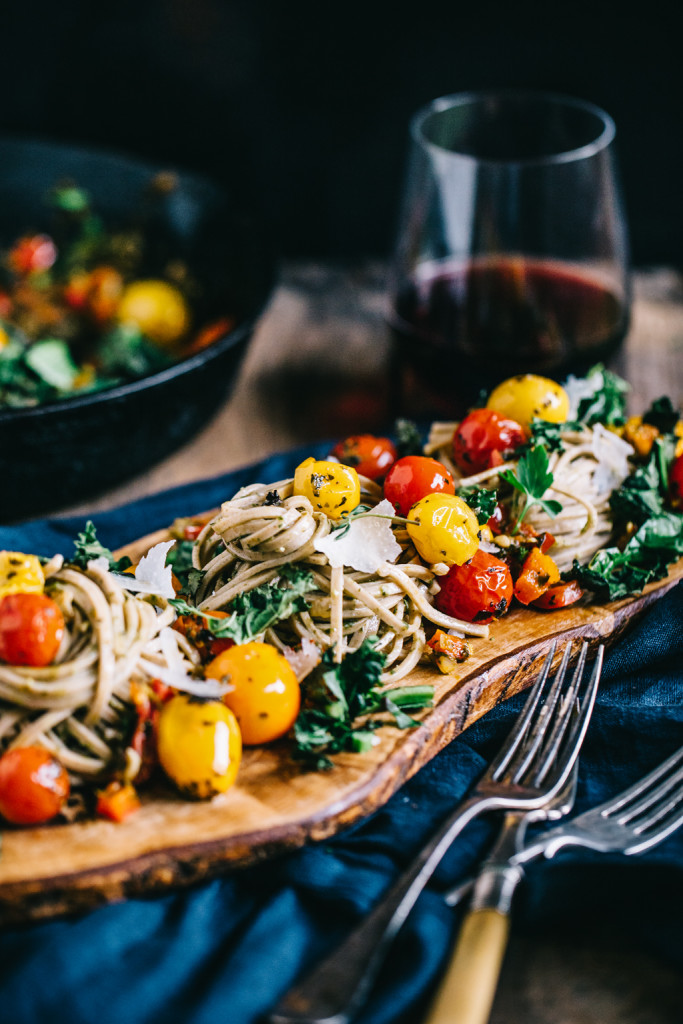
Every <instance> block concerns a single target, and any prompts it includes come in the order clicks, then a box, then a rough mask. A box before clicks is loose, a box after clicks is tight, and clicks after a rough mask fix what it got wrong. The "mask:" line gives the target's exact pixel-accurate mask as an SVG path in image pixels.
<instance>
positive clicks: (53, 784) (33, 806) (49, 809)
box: [0, 747, 70, 825]
mask: <svg viewBox="0 0 683 1024" xmlns="http://www.w3.org/2000/svg"><path fill="white" fill-rule="evenodd" d="M69 788H70V787H69V776H68V775H67V772H66V769H65V768H64V766H63V765H62V764H60V763H59V761H58V760H57V759H56V757H55V756H54V755H53V754H51V753H50V751H49V750H45V749H44V748H43V747H15V748H14V749H13V750H8V751H7V752H6V753H4V754H3V755H2V757H0V814H1V815H2V816H3V818H6V819H7V821H11V822H12V823H13V824H14V825H39V824H41V823H42V822H44V821H50V819H51V818H54V817H55V815H57V814H59V812H60V811H61V809H62V807H63V806H64V803H65V802H66V799H67V797H68V795H69Z"/></svg>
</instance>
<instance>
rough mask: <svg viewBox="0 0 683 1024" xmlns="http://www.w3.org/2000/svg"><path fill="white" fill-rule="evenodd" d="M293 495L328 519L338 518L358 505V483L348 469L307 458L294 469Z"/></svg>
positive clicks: (339, 463)
mask: <svg viewBox="0 0 683 1024" xmlns="http://www.w3.org/2000/svg"><path fill="white" fill-rule="evenodd" d="M294 493H295V494H301V495H303V496H304V497H305V498H308V500H309V501H310V503H311V505H312V506H313V508H315V509H318V511H320V512H325V513H326V515H328V516H329V517H330V519H341V517H342V516H345V515H347V514H348V513H349V512H352V511H353V509H354V508H355V507H356V506H357V505H358V504H360V480H359V479H358V473H357V472H356V471H355V469H354V468H353V467H352V466H345V465H344V464H343V463H341V462H327V461H325V460H324V459H319V460H316V459H313V458H310V459H305V460H304V461H303V462H302V463H301V464H300V465H299V466H297V467H296V470H295V472H294Z"/></svg>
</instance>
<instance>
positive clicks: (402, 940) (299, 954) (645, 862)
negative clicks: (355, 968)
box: [0, 446, 683, 1024]
mask: <svg viewBox="0 0 683 1024" xmlns="http://www.w3.org/2000/svg"><path fill="white" fill-rule="evenodd" d="M326 450H328V448H327V447H326V446H312V447H311V448H310V449H307V450H306V452H305V454H317V455H322V454H324V452H325V451H326ZM301 454H302V453H301V452H300V451H299V452H292V453H289V454H286V455H283V456H278V457H276V458H273V459H268V460H265V461H264V462H262V463H260V464H258V465H256V466H252V467H248V468H245V469H244V470H241V471H239V472H236V473H231V474H228V475H226V476H222V477H218V478H216V479H213V480H209V481H206V482H203V483H201V484H191V485H188V486H185V487H181V488H176V489H174V490H172V491H169V492H166V493H163V494H160V495H155V496H153V497H150V498H145V499H143V500H142V501H138V502H136V503H135V504H134V505H131V506H128V507H126V508H122V509H117V510H114V511H112V512H107V513H104V514H101V515H97V516H95V517H93V518H94V521H95V524H96V526H97V530H98V536H99V538H100V540H101V541H102V542H103V543H105V544H107V545H108V546H110V547H118V546H119V545H121V544H124V543H126V542H127V541H129V540H133V539H134V538H136V537H138V536H141V535H142V534H144V533H145V532H149V531H151V530H154V529H157V528H159V527H161V526H164V525H166V524H168V523H169V522H171V521H172V519H173V518H174V517H175V516H181V515H187V514H190V513H192V512H199V511H202V510H205V509H209V508H212V507H214V506H216V505H218V504H219V503H220V501H221V500H223V499H225V498H226V497H229V496H231V495H232V494H233V493H234V491H235V490H236V489H237V488H238V487H239V486H242V485H243V484H245V483H249V482H253V481H254V480H257V479H259V480H262V481H263V482H274V481H276V480H278V479H282V478H285V477H287V476H289V475H291V473H292V471H293V469H294V467H295V466H296V465H297V463H298V462H299V461H300V459H301ZM84 524H85V517H71V518H68V519H65V518H60V519H52V520H43V521H40V522H34V523H29V524H24V525H19V526H13V527H0V548H5V549H11V550H30V551H35V552H37V553H40V554H45V555H49V554H53V553H54V552H57V551H61V552H63V553H64V554H65V555H68V554H70V553H71V551H72V543H73V537H74V536H75V535H76V533H77V532H78V531H79V530H81V529H82V528H83V526H84ZM682 623H683V587H681V586H679V587H677V588H675V590H674V591H672V592H671V593H670V594H669V595H667V597H665V598H663V599H662V600H661V601H659V602H658V603H656V604H655V605H654V606H653V607H652V608H651V609H650V611H649V612H648V613H647V614H646V616H645V617H644V618H643V619H642V620H641V621H640V623H639V624H638V625H636V626H635V627H634V628H633V629H632V630H631V631H630V632H629V633H628V634H627V635H626V636H625V637H624V638H622V639H621V640H620V641H619V642H618V643H617V644H616V645H615V646H614V647H613V648H612V649H611V650H610V651H609V652H608V655H607V658H606V664H605V671H604V677H603V681H602V683H601V687H600V692H599V695H598V700H597V704H596V708H595V712H594V715H593V719H592V722H591V725H590V728H589V731H588V735H587V738H586V741H585V745H584V750H583V753H582V758H581V773H580V782H579V792H578V796H577V809H578V810H581V809H584V808H586V807H588V806H592V805H594V804H595V803H598V802H600V801H602V800H604V799H606V798H607V797H608V796H611V795H612V794H614V793H615V792H618V791H619V790H620V789H622V788H624V787H625V786H626V785H628V784H629V783H630V782H631V781H633V780H635V779H636V778H638V777H639V776H640V775H642V774H643V773H645V772H646V771H649V770H650V769H651V768H653V767H654V766H655V765H656V764H658V763H659V762H660V761H662V760H663V759H664V758H665V757H667V756H668V755H669V754H671V753H672V752H673V751H674V750H676V749H677V748H678V746H680V744H681V742H682V741H683V729H682V728H681V726H682V724H683V670H682V668H681V666H682V665H683V625H682ZM521 700H522V698H515V699H513V700H511V701H509V702H507V703H505V704H503V705H500V706H499V707H497V708H496V709H495V710H494V711H493V712H491V713H490V714H489V715H487V716H486V718H485V719H484V720H482V721H480V722H478V723H476V724H475V725H474V726H472V727H471V728H469V729H468V730H467V731H466V732H465V733H464V734H463V735H462V736H461V737H459V738H458V739H457V740H456V741H455V742H454V743H452V744H451V745H450V746H449V747H448V748H447V749H445V750H444V751H442V752H441V753H440V754H439V755H438V756H437V757H435V758H434V759H433V760H432V761H431V762H430V763H429V764H428V765H427V766H426V767H425V768H423V769H422V770H421V771H420V772H419V773H418V775H416V776H415V778H413V779H412V780H410V781H409V782H408V783H407V784H406V785H405V786H404V787H403V788H402V789H401V790H400V791H399V792H398V793H396V794H395V795H394V797H393V798H392V799H391V800H390V801H389V802H388V803H387V804H386V806H385V807H384V808H382V809H381V810H379V811H377V812H376V813H375V814H374V815H372V816H371V817H369V818H368V819H366V820H364V821H362V822H360V823H358V824H356V825H355V826H353V827H351V828H347V829H346V830H345V831H344V832H342V833H341V834H339V835H338V836H336V837H335V838H333V839H330V840H328V841H326V842H322V843H318V844H312V845H310V846H308V847H305V848H304V849H302V850H300V851H297V852H295V853H292V854H289V855H286V856H283V857H280V858H277V859H275V860H273V861H271V862H269V863H266V864H263V865H259V866H257V867H254V868H249V869H246V870H243V871H239V872H236V873H233V874H230V875H226V876H223V877H221V878H219V879H216V880H212V881H210V882H206V883H203V884H198V885H196V886H194V887H192V888H191V889H188V890H184V891H172V892H168V893H167V894H165V895H162V896H156V897H150V898H144V899H135V900H130V901H128V902H125V903H122V904H118V905H112V906H107V907H103V908H101V909H98V910H95V911H92V912H89V913H87V914H84V915H81V916H74V917H70V918H66V919H61V920H52V921H48V922H46V923H43V924H36V925H27V926H23V927H15V928H12V929H9V930H6V931H4V932H2V933H1V934H0V1021H8V1022H9V1021H13V1022H18V1024H46V1022H48V1021H49V1022H50V1024H60V1022H62V1021H64V1022H66V1021H68V1022H69V1024H95V1022H97V1024H120V1022H121V1021H126V1022H129V1024H156V1022H160V1021H163V1022H164V1024H216V1022H217V1021H220V1022H223V1024H256V1022H257V1021H259V1019H261V1018H262V1016H263V1015H264V1014H265V1013H266V1012H267V1011H268V1010H269V1009H270V1008H271V1007H272V1006H273V1005H274V1004H275V1003H276V1002H277V1000H278V998H279V997H280V996H281V995H282V994H283V993H284V991H286V989H287V988H288V987H289V986H290V985H291V984H292V983H293V982H294V981H295V980H296V979H297V978H299V977H300V976H301V975H302V974H303V972H304V971H305V970H307V969H308V968H309V967H311V966H312V965H313V964H314V963H316V962H317V961H318V959H319V958H320V957H321V956H323V955H324V954H325V953H326V952H327V951H328V950H329V949H331V948H332V947H333V946H334V945H335V944H336V943H337V942H338V941H339V940H340V939H341V938H342V937H343V936H344V935H345V934H346V932H347V930H348V929H349V928H350V927H351V926H352V925H353V924H354V923H355V922H356V921H357V920H358V919H359V918H360V917H361V916H362V915H364V914H365V913H367V911H368V910H369V909H370V908H371V907H372V905H373V903H374V901H375V900H376V899H377V898H378V897H379V896H380V894H381V893H382V892H383V891H384V890H385V889H386V888H387V886H388V884H389V883H390V881H391V880H392V879H393V878H394V877H395V875H396V874H397V873H398V871H399V870H400V869H401V868H403V867H404V866H405V865H406V864H407V863H408V862H409V860H410V858H411V857H412V856H413V854H414V853H415V852H416V851H417V849H418V848H419V846H420V845H421V843H422V842H423V841H424V840H425V839H426V838H427V837H428V835H429V833H430V832H431V830H432V829H433V828H434V826H435V825H436V824H437V823H438V822H439V821H440V820H441V818H442V817H443V816H444V815H445V814H446V813H447V812H448V811H449V810H450V809H451V808H452V807H453V805H454V804H455V803H457V802H458V801H460V800H461V799H462V797H463V796H464V795H465V793H466V792H467V790H468V788H469V787H470V786H471V785H472V783H473V782H474V781H475V780H476V778H477V777H478V776H479V775H480V774H481V773H482V772H483V770H484V769H485V767H486V765H487V764H488V762H489V760H490V759H491V757H492V756H493V754H494V753H495V751H496V749H497V748H498V746H499V745H500V743H501V742H502V740H503V738H504V737H505V735H506V733H507V731H508V729H509V727H510V723H511V721H512V719H513V718H514V715H515V714H516V713H517V711H518V709H519V706H520V703H521ZM493 834H494V825H493V824H492V823H490V822H487V821H480V822H477V823H475V824H473V825H472V826H470V827H469V828H468V829H467V830H466V832H465V833H464V834H463V836H462V837H461V839H460V840H459V841H458V842H457V843H456V844H455V846H454V848H453V849H452V850H451V851H450V852H449V854H448V855H447V856H446V857H445V858H444V861H443V863H442V864H441V865H440V867H439V869H438V870H437V872H436V874H435V876H434V878H433V880H432V883H431V884H430V886H429V887H428V889H427V890H426V891H425V892H424V893H423V894H422V896H421V897H420V899H419V901H418V904H417V906H416V908H415V911H414V912H413V914H412V915H411V917H410V918H409V920H408V922H407V923H406V925H405V926H404V928H403V929H402V931H401V933H400V934H399V936H398V938H397V940H396V943H395V945H394V948H393V950H392V954H391V964H390V967H389V968H387V970H386V971H385V972H384V973H383V974H382V976H381V977H380V979H379V981H378V984H377V986H376V988H375V991H374V993H373V995H372V997H371V999H370V1001H369V1003H368V1006H367V1007H366V1008H365V1009H364V1010H363V1012H362V1013H361V1014H360V1016H359V1018H358V1020H359V1024H390V1022H391V1024H402V1022H404V1024H408V1022H413V1021H415V1020H418V1019H419V1014H420V1012H421V1011H422V1010H423V1009H424V1007H425V1006H426V1000H427V998H428V996H429V992H430V990H431V986H433V984H434V983H435V981H436V978H437V976H438V973H439V970H440V967H441V966H442V964H443V961H444V959H445V957H446V955H447V953H448V950H449V948H450V944H451V942H452V940H453V936H454V934H455V929H456V927H457V924H458V921H459V920H460V915H461V910H459V909H455V910H452V909H450V908H448V907H447V906H446V905H445V903H444V902H443V899H442V892H443V890H444V889H445V888H447V887H448V886H450V885H452V884H454V883H455V882H457V881H458V880H459V879H462V878H463V877H465V876H466V875H467V874H468V873H469V872H471V871H472V870H474V869H475V867H476V865H477V863H478V861H479V859H480V857H481V855H482V853H483V852H484V851H485V848H486V844H487V843H488V842H489V841H490V839H491V838H492V836H493ZM681 868H683V829H681V830H680V831H679V833H677V834H676V835H674V836H672V837H671V838H670V839H668V840H667V841H666V842H665V843H663V844H662V845H661V846H659V847H657V848H655V849H654V850H652V851H650V852H649V853H647V854H645V855H643V856H642V857H639V858H631V859H627V858H624V857H619V856H612V855H610V856H607V857H598V856H597V855H595V854H588V853H581V852H576V851H572V852H566V853H562V854H560V855H558V857H557V858H556V859H555V860H554V861H551V862H542V863H538V864H534V865H532V866H530V867H529V868H528V871H527V876H526V884H525V885H524V886H523V887H522V888H521V890H520V892H519V895H518V899H517V904H516V908H515V918H514V921H515V928H516V929H527V930H531V931H535V932H538V930H539V929H543V928H545V927H547V926H548V924H549V922H552V921H558V920H560V921H561V922H562V923H563V924H565V925H566V926H567V928H568V929H569V928H571V927H575V928H576V929H577V931H578V932H582V931H583V932H584V933H585V932H586V931H587V930H593V931H594V929H595V928H596V927H597V924H598V921H602V922H609V923H610V924H611V926H612V927H613V928H614V929H615V933H617V934H621V935H628V936H630V938H631V939H632V940H633V943H634V944H636V945H638V947H639V948H643V949H647V950H649V951H650V952H654V953H655V954H656V955H658V956H660V957H661V958H663V959H665V960H666V961H668V962H670V963H672V964H675V965H678V966H681V967H683V935H682V933H681V925H680V922H681V920H682V919H683V914H682V911H683V884H681V882H682V877H681Z"/></svg>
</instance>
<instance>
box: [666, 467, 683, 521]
mask: <svg viewBox="0 0 683 1024" xmlns="http://www.w3.org/2000/svg"><path fill="white" fill-rule="evenodd" d="M669 494H670V496H671V504H672V505H673V506H674V508H683V455H679V456H678V458H676V459H674V461H673V463H672V465H671V469H670V471H669Z"/></svg>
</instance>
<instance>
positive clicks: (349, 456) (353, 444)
mask: <svg viewBox="0 0 683 1024" xmlns="http://www.w3.org/2000/svg"><path fill="white" fill-rule="evenodd" d="M331 454H332V455H333V456H334V457H335V459H339V461H340V462H342V463H344V465H346V466H353V468H354V469H355V470H356V472H357V473H360V475H361V476H367V477H368V478H369V479H370V480H381V479H382V478H383V477H384V476H386V474H387V470H388V469H389V468H390V467H391V466H392V465H393V463H394V462H395V461H396V448H395V447H394V444H393V442H392V441H390V440H389V438H388V437H375V435H374V434H354V435H353V436H352V437H347V438H346V440H344V441H340V442H339V444H336V445H335V446H334V448H333V449H332V452H331Z"/></svg>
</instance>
